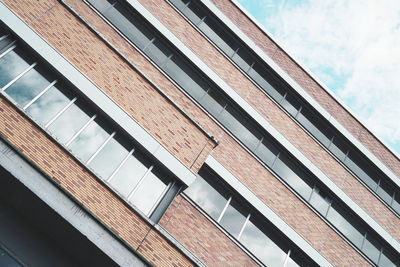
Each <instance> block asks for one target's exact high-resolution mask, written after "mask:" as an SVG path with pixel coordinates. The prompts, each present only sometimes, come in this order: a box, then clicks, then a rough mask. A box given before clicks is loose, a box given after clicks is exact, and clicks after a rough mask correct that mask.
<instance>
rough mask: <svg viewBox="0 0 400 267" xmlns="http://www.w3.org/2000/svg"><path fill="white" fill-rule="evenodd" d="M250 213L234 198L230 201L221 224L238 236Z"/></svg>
mask: <svg viewBox="0 0 400 267" xmlns="http://www.w3.org/2000/svg"><path fill="white" fill-rule="evenodd" d="M247 215H248V213H246V212H245V211H244V209H243V208H242V207H240V205H238V204H237V203H236V202H235V201H234V200H232V201H231V203H229V206H228V208H227V209H226V211H225V213H224V215H223V216H222V218H221V221H220V224H221V225H222V226H223V227H224V228H225V230H227V231H228V232H229V233H230V234H231V235H233V236H234V237H238V235H239V233H240V230H241V229H242V227H243V224H244V222H245V221H246V217H247Z"/></svg>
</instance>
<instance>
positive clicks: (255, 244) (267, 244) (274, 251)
mask: <svg viewBox="0 0 400 267" xmlns="http://www.w3.org/2000/svg"><path fill="white" fill-rule="evenodd" d="M240 242H242V243H243V245H245V246H246V247H247V249H248V250H250V251H251V253H253V254H254V255H255V256H256V257H257V258H258V259H259V260H260V261H262V262H263V263H264V264H266V265H267V266H283V263H284V261H285V258H286V253H285V252H284V251H282V249H280V248H279V247H278V246H277V245H276V244H275V243H274V242H273V241H272V240H271V239H270V238H269V237H267V236H266V235H265V234H264V233H263V232H262V231H261V230H260V229H258V228H257V227H256V226H255V225H254V224H253V222H252V221H251V220H250V221H249V222H247V224H246V227H245V229H244V231H243V233H242V236H241V238H240Z"/></svg>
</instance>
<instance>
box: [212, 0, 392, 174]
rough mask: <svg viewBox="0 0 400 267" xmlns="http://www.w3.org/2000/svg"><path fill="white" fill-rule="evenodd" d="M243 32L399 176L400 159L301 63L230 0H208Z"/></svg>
mask: <svg viewBox="0 0 400 267" xmlns="http://www.w3.org/2000/svg"><path fill="white" fill-rule="evenodd" d="M212 2H214V4H215V5H216V6H217V7H218V8H219V9H220V10H221V11H222V12H223V13H224V14H225V15H226V16H227V17H228V18H230V19H231V20H232V21H233V22H234V23H235V24H236V25H237V26H238V27H239V28H240V29H241V30H242V31H243V32H244V33H245V34H246V35H247V36H249V37H250V38H251V39H252V40H253V41H254V42H255V43H256V44H257V45H258V46H259V47H260V48H261V49H262V50H264V52H266V54H267V55H268V56H270V57H271V58H272V59H273V60H274V61H275V62H276V63H277V64H278V65H280V66H281V68H282V69H284V70H285V71H286V72H287V73H288V74H289V75H290V76H291V77H292V78H293V79H294V80H295V81H297V82H298V83H299V85H300V86H301V87H302V88H303V89H304V90H305V91H307V92H308V93H309V94H310V95H311V96H312V97H313V98H314V99H315V100H316V101H317V102H318V103H319V104H320V105H321V106H322V107H323V108H324V109H326V110H327V111H328V112H329V113H330V114H331V115H332V116H333V117H335V119H336V120H337V121H339V122H340V123H341V124H342V125H343V126H344V127H345V128H346V129H347V130H349V132H351V133H352V134H353V136H354V137H356V138H358V139H359V141H360V142H361V143H363V144H364V146H365V147H366V148H368V149H369V150H370V151H371V152H372V153H374V154H375V156H377V157H378V158H379V159H380V160H381V161H382V162H383V163H384V164H386V165H387V166H388V167H389V168H390V169H391V170H392V171H393V172H394V173H395V174H396V175H397V176H400V159H399V158H397V157H396V156H395V155H393V154H392V153H391V152H390V151H389V150H388V149H387V148H386V147H385V146H384V145H383V144H382V143H381V142H380V141H379V140H378V139H376V138H375V137H374V136H373V135H372V134H371V132H369V131H368V130H367V129H366V128H365V127H364V126H362V125H361V124H360V123H359V122H358V121H357V120H356V119H355V118H354V117H353V116H352V115H350V114H349V113H348V112H347V111H346V110H345V109H344V108H343V107H342V106H341V105H340V104H339V103H338V102H337V101H336V100H335V99H334V98H333V97H332V96H330V95H329V94H328V93H327V92H326V91H325V90H324V89H323V88H322V87H321V86H320V85H319V84H318V83H317V82H316V81H315V80H314V79H312V78H311V77H310V76H309V75H308V74H307V73H306V71H304V70H303V69H302V68H301V66H299V65H298V64H297V63H296V62H295V61H294V60H292V59H291V58H290V56H289V55H288V54H286V53H285V52H284V51H283V50H282V49H281V48H280V47H279V46H277V44H276V43H274V41H273V40H272V39H271V38H269V37H268V36H267V35H266V34H265V33H263V32H262V31H261V30H260V29H259V28H258V27H257V26H256V25H255V24H254V23H253V22H252V21H251V20H250V19H248V18H247V17H246V16H245V15H244V14H243V13H242V12H241V11H240V10H239V9H238V8H237V7H236V5H234V4H233V3H232V2H231V1H230V0H212Z"/></svg>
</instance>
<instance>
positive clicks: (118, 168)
mask: <svg viewBox="0 0 400 267" xmlns="http://www.w3.org/2000/svg"><path fill="white" fill-rule="evenodd" d="M134 151H135V149H134V148H132V150H131V151H129V153H128V154H127V155H126V156H125V158H124V159H123V160H122V161H121V163H120V164H118V166H117V168H115V170H114V171H113V172H112V173H111V175H110V177H108V178H107V179H106V181H107V182H109V183H110V182H111V180H112V179H113V178H114V176H115V174H117V172H118V171H119V170H120V169H121V167H122V166H123V165H124V164H125V162H126V161H127V160H128V159H129V157H130V156H131V155H132V154H133V152H134Z"/></svg>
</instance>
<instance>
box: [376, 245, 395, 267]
mask: <svg viewBox="0 0 400 267" xmlns="http://www.w3.org/2000/svg"><path fill="white" fill-rule="evenodd" d="M378 266H382V267H395V266H400V258H399V257H396V255H394V254H393V253H392V252H389V251H387V250H385V249H384V250H383V253H382V255H381V258H380V259H379V264H378Z"/></svg>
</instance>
